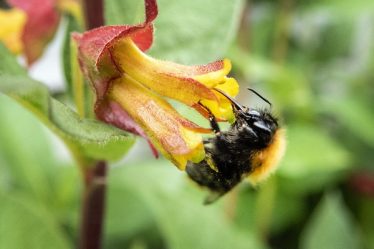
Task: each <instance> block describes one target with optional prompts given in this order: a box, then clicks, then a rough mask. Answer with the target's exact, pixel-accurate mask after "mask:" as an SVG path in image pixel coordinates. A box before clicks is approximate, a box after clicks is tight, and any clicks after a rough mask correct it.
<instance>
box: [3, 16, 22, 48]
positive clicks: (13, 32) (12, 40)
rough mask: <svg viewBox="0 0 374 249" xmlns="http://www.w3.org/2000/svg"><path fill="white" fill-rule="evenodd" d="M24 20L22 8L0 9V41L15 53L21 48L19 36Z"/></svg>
mask: <svg viewBox="0 0 374 249" xmlns="http://www.w3.org/2000/svg"><path fill="white" fill-rule="evenodd" d="M25 22H26V15H25V13H24V12H23V11H22V10H19V9H11V10H0V25H1V29H0V41H2V42H3V43H4V44H5V46H6V47H7V48H8V49H9V50H10V51H12V52H13V53H15V54H19V53H21V51H22V49H23V45H22V41H21V36H22V29H23V26H24V25H25Z"/></svg>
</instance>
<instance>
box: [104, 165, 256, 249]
mask: <svg viewBox="0 0 374 249" xmlns="http://www.w3.org/2000/svg"><path fill="white" fill-rule="evenodd" d="M111 173H112V176H111V179H112V182H111V184H113V185H115V186H122V188H126V189H128V191H129V192H132V193H135V194H136V195H137V196H138V198H139V199H140V200H141V201H142V206H143V207H147V209H148V210H149V211H148V212H149V214H151V215H152V217H153V219H154V220H155V222H156V226H157V228H158V230H159V231H160V233H161V234H162V236H163V238H164V240H165V241H166V243H167V246H168V248H178V249H184V248H186V249H190V248H263V246H262V245H261V244H260V243H259V242H258V241H257V240H256V239H255V236H254V234H251V233H245V234H244V233H242V232H241V231H240V230H239V229H238V228H237V227H236V226H235V225H234V224H233V223H232V222H229V221H228V220H227V219H226V218H225V214H224V210H223V208H222V206H220V205H219V203H216V204H215V205H211V206H204V205H203V204H202V201H203V195H202V191H201V190H200V189H198V188H196V187H195V185H193V184H192V183H191V182H190V181H186V178H187V176H186V175H185V174H180V173H181V172H178V171H177V170H176V169H175V168H173V166H172V165H171V164H170V163H167V162H165V161H161V160H160V161H158V162H155V161H153V162H152V163H149V164H148V165H136V167H122V168H116V169H113V170H112V172H111ZM117 188H118V187H117ZM204 194H206V193H204ZM217 204H218V205H217Z"/></svg>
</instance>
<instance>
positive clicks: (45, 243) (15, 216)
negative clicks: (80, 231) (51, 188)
mask: <svg viewBox="0 0 374 249" xmlns="http://www.w3.org/2000/svg"><path fill="white" fill-rule="evenodd" d="M0 220H1V222H0V248H7V249H19V248H29V249H34V248H35V249H38V248H54V249H68V248H72V245H70V242H69V241H68V239H67V237H66V236H65V235H64V233H63V231H62V229H61V227H59V225H58V223H57V220H55V218H54V217H53V215H52V214H51V213H50V212H49V211H48V210H47V209H45V208H44V207H43V206H41V205H39V204H38V203H35V202H34V200H33V199H32V198H28V197H26V196H22V195H15V194H14V193H13V194H12V195H7V194H4V193H2V192H0Z"/></svg>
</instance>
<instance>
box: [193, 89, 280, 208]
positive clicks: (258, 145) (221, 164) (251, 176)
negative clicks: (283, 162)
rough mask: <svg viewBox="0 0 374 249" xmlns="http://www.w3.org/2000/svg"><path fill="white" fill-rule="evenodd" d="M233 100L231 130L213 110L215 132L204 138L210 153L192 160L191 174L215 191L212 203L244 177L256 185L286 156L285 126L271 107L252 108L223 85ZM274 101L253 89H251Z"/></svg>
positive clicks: (211, 197) (201, 183) (229, 98)
mask: <svg viewBox="0 0 374 249" xmlns="http://www.w3.org/2000/svg"><path fill="white" fill-rule="evenodd" d="M215 90H216V91H217V92H219V93H220V94H222V95H224V96H225V97H226V98H227V99H228V100H229V101H230V102H231V104H232V108H233V112H234V115H235V122H234V123H233V124H232V125H231V127H230V128H229V130H227V131H221V130H220V128H219V125H218V123H217V120H216V118H215V117H214V115H213V114H212V112H211V111H210V110H209V109H208V108H207V107H205V106H204V105H202V104H201V103H200V105H201V106H202V107H203V108H205V109H206V110H207V112H208V113H209V121H210V126H211V128H212V131H214V133H215V136H214V137H210V138H206V139H204V140H203V143H204V148H205V153H206V156H205V158H204V160H202V161H201V162H199V163H192V162H188V163H187V167H186V171H187V174H188V176H189V177H190V178H191V179H192V180H193V181H195V182H196V183H197V184H199V185H200V186H202V187H206V188H208V189H209V190H210V192H211V194H210V195H209V196H208V197H207V198H206V199H205V201H204V204H210V203H213V202H214V201H216V200H217V199H218V198H220V197H221V196H223V195H224V194H226V193H227V192H229V191H230V190H231V189H233V188H234V187H235V186H236V185H237V184H238V183H240V182H241V181H242V180H243V179H248V180H249V181H250V183H251V184H252V185H256V184H257V183H258V182H261V181H262V180H264V179H265V178H267V177H268V176H269V175H270V174H271V173H272V172H274V170H275V169H276V166H277V164H278V163H279V161H280V159H281V158H282V156H283V154H284V152H285V147H286V142H285V133H284V130H283V129H281V128H280V127H279V124H278V120H277V119H276V118H275V117H274V116H273V115H272V114H271V112H270V109H263V110H262V109H252V108H248V107H245V106H242V105H240V104H239V103H238V102H236V101H235V100H234V99H233V98H231V97H230V96H228V95H227V94H226V93H224V92H223V91H221V90H219V89H215ZM248 90H250V91H252V92H253V93H254V94H256V95H257V96H258V97H260V98H261V99H263V100H264V101H265V102H267V103H268V104H269V106H270V107H271V103H270V102H269V101H268V100H266V99H265V98H264V97H262V96H261V95H260V94H258V93H257V92H256V91H254V90H252V89H248Z"/></svg>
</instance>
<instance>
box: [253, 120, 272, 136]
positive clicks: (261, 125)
mask: <svg viewBox="0 0 374 249" xmlns="http://www.w3.org/2000/svg"><path fill="white" fill-rule="evenodd" d="M253 126H254V127H255V128H257V129H258V130H261V131H263V132H266V133H269V134H270V133H271V130H270V129H269V127H267V126H266V125H265V123H264V122H263V121H256V122H254V123H253Z"/></svg>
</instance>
